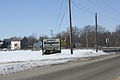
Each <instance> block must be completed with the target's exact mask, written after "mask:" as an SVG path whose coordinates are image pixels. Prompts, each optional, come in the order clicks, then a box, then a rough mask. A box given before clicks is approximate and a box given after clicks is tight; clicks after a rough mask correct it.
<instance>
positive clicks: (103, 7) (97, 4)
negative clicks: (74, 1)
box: [87, 0, 120, 16]
mask: <svg viewBox="0 0 120 80" xmlns="http://www.w3.org/2000/svg"><path fill="white" fill-rule="evenodd" d="M87 1H89V2H90V3H92V4H93V5H95V6H97V7H99V8H101V9H103V12H106V11H107V13H110V14H112V15H116V16H120V15H118V14H116V13H114V12H113V11H112V10H109V9H108V8H105V6H103V5H101V4H100V3H99V2H98V1H97V0H94V1H92V0H87Z"/></svg>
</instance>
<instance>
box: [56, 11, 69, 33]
mask: <svg viewBox="0 0 120 80" xmlns="http://www.w3.org/2000/svg"><path fill="white" fill-rule="evenodd" d="M66 11H67V10H65V12H64V14H63V16H62V19H61V21H60V24H59V26H58V32H59V30H60V27H61V25H62V22H63V20H64V17H65V14H66Z"/></svg>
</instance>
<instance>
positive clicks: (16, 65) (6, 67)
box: [0, 49, 108, 75]
mask: <svg viewBox="0 0 120 80" xmlns="http://www.w3.org/2000/svg"><path fill="white" fill-rule="evenodd" d="M100 55H108V53H105V52H102V51H99V52H98V53H96V52H95V50H86V49H83V50H74V54H73V55H71V54H70V50H68V49H64V50H62V53H57V54H52V55H42V51H30V50H26V51H23V50H22V51H0V75H3V74H9V73H13V72H17V71H23V70H26V69H32V68H36V67H44V66H48V65H53V64H60V63H65V62H68V61H71V60H75V59H84V58H86V57H94V56H100Z"/></svg>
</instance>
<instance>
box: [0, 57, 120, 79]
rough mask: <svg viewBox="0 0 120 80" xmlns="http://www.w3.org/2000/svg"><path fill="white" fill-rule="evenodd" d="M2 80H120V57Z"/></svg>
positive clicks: (75, 62)
mask: <svg viewBox="0 0 120 80" xmlns="http://www.w3.org/2000/svg"><path fill="white" fill-rule="evenodd" d="M0 78H1V79H0V80H120V55H117V56H114V57H111V56H110V57H107V58H100V59H94V60H88V61H81V60H77V61H72V62H69V63H66V64H61V65H53V66H49V67H46V68H38V69H34V70H28V71H24V72H18V73H14V74H11V75H6V76H2V77H0Z"/></svg>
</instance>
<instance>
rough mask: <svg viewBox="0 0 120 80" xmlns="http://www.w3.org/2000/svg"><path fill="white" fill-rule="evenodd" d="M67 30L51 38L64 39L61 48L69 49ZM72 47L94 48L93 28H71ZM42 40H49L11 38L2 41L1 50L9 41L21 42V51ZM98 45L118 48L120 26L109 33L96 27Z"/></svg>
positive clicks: (29, 37)
mask: <svg viewBox="0 0 120 80" xmlns="http://www.w3.org/2000/svg"><path fill="white" fill-rule="evenodd" d="M69 32H70V31H69V28H68V29H67V30H66V31H62V32H60V33H58V34H56V35H54V36H53V38H60V37H64V38H65V41H64V44H65V45H62V47H65V48H69V43H70V37H69ZM72 34H73V46H74V48H80V47H82V48H95V39H96V37H95V26H92V25H87V26H85V27H82V28H79V27H77V26H75V27H73V33H72ZM43 38H49V37H48V36H46V35H45V36H40V37H39V39H38V38H37V37H35V36H34V35H31V36H28V37H24V38H19V37H12V38H9V39H4V40H3V45H1V47H2V48H8V47H9V44H10V41H12V40H21V44H22V49H27V48H32V47H33V44H34V43H36V42H38V41H42V39H43ZM98 45H99V47H120V25H118V26H116V30H115V31H113V32H110V31H109V30H106V29H105V27H102V26H98Z"/></svg>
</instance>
